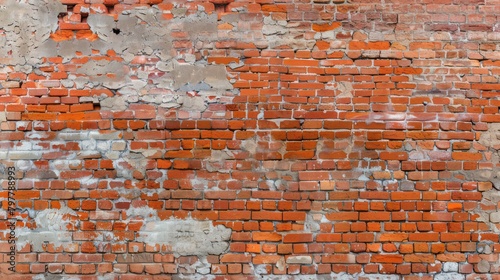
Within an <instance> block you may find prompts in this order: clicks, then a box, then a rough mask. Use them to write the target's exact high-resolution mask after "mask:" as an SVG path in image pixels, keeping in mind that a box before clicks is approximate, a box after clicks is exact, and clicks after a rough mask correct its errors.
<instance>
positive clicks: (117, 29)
mask: <svg viewBox="0 0 500 280" xmlns="http://www.w3.org/2000/svg"><path fill="white" fill-rule="evenodd" d="M120 32H121V30H120V28H113V33H115V34H116V35H118V34H120Z"/></svg>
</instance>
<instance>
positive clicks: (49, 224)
mask: <svg viewBox="0 0 500 280" xmlns="http://www.w3.org/2000/svg"><path fill="white" fill-rule="evenodd" d="M35 222H36V228H35V229H34V230H29V229H27V228H25V227H22V228H18V229H16V235H17V236H18V242H17V243H16V245H17V249H18V250H20V249H21V248H23V247H24V246H25V245H26V244H30V245H31V246H32V248H33V251H34V252H43V251H44V249H43V247H44V246H43V245H44V244H47V243H50V244H54V246H56V247H59V246H61V245H64V244H65V243H70V242H71V241H72V233H71V232H69V231H68V226H69V225H73V226H78V223H79V222H78V215H77V214H76V212H75V211H73V210H72V209H70V208H68V207H67V206H62V207H61V208H60V209H45V210H43V211H41V212H38V213H36V214H35Z"/></svg>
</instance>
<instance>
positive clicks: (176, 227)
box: [126, 207, 231, 258]
mask: <svg viewBox="0 0 500 280" xmlns="http://www.w3.org/2000/svg"><path fill="white" fill-rule="evenodd" d="M126 214H127V217H128V218H129V219H134V218H139V219H141V220H143V221H144V224H143V227H142V228H141V230H140V231H139V233H138V237H137V238H136V240H137V241H138V242H144V243H147V244H151V245H156V244H159V245H161V246H166V247H167V248H169V249H170V250H171V251H172V253H173V254H174V255H175V256H176V257H178V256H193V255H196V256H198V257H201V258H203V257H206V256H207V255H221V254H222V253H224V252H226V251H227V249H228V248H229V239H230V238H231V229H230V228H226V227H225V226H223V225H216V226H214V225H213V223H212V222H211V221H198V220H194V219H190V218H188V219H183V220H180V219H173V218H172V219H169V220H160V219H159V218H158V216H157V213H156V211H155V210H154V209H151V208H149V207H141V208H130V209H128V210H127V212H126Z"/></svg>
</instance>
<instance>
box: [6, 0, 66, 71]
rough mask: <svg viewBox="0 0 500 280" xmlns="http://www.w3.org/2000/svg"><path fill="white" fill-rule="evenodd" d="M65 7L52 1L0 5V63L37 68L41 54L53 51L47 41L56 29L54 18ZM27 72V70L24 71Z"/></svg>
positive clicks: (17, 2) (63, 11) (39, 0)
mask: <svg viewBox="0 0 500 280" xmlns="http://www.w3.org/2000/svg"><path fill="white" fill-rule="evenodd" d="M65 12H66V6H64V5H62V4H61V2H60V1H55V0H28V1H22V2H19V1H16V0H7V1H5V2H4V3H3V4H0V18H1V19H2V26H1V27H0V28H1V29H3V31H4V34H5V36H0V57H1V59H0V63H1V64H7V65H16V68H18V69H23V67H22V66H24V65H37V64H39V63H41V62H42V57H44V55H43V54H45V53H47V52H48V53H50V52H52V50H54V48H52V47H53V45H54V44H53V43H54V42H53V41H52V42H50V41H49V40H48V39H49V37H50V34H51V33H52V32H54V31H55V30H56V29H57V28H58V15H59V14H60V13H65ZM28 68H29V69H27V70H29V71H31V67H28Z"/></svg>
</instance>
